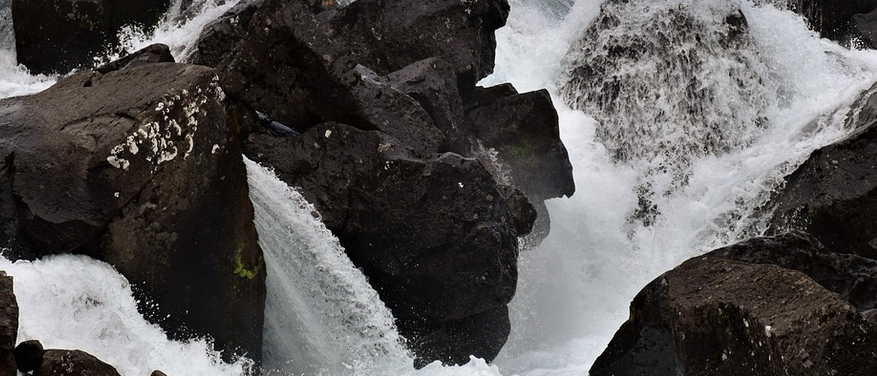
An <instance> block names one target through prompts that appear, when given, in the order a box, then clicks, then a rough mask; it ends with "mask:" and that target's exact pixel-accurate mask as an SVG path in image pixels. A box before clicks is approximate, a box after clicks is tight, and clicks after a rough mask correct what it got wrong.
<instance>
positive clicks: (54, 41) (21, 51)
mask: <svg viewBox="0 0 877 376" xmlns="http://www.w3.org/2000/svg"><path fill="white" fill-rule="evenodd" d="M169 5H170V2H169V0H138V1H125V0H49V1H46V0H13V1H12V21H13V23H14V25H15V49H16V53H17V56H18V62H19V63H21V64H24V65H25V66H26V67H28V69H30V71H31V72H32V73H66V72H68V71H69V70H71V69H74V68H80V69H81V68H89V67H91V66H93V60H92V58H93V57H94V56H98V55H100V53H101V52H103V51H105V50H106V49H107V47H108V46H111V45H116V44H118V36H117V34H118V32H119V30H120V29H121V27H122V26H124V25H139V26H145V27H152V26H154V25H155V24H156V23H157V22H158V20H159V18H160V16H161V15H162V14H163V13H164V12H165V11H167V9H168V6H169Z"/></svg>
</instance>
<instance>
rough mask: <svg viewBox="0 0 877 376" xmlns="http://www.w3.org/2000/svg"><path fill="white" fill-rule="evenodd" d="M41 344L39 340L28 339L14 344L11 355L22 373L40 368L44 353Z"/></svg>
mask: <svg viewBox="0 0 877 376" xmlns="http://www.w3.org/2000/svg"><path fill="white" fill-rule="evenodd" d="M45 352H46V351H45V350H44V349H43V344H42V343H40V341H39V340H35V339H32V340H28V341H24V342H22V343H19V344H18V346H15V350H14V352H13V355H15V366H16V367H17V368H18V370H19V371H21V372H22V373H28V372H31V371H33V370H35V369H37V368H40V364H41V363H42V362H43V355H44V354H45Z"/></svg>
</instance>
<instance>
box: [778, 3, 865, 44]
mask: <svg viewBox="0 0 877 376" xmlns="http://www.w3.org/2000/svg"><path fill="white" fill-rule="evenodd" d="M768 2H774V3H778V2H777V1H776V0H774V1H768ZM779 3H780V4H779V5H787V7H788V8H789V9H791V10H793V11H795V12H796V13H798V14H800V15H802V16H804V17H805V18H806V19H807V22H808V23H809V24H810V27H811V28H812V29H813V30H815V31H816V32H819V33H820V34H821V35H822V37H824V38H828V39H832V40H835V41H839V42H842V43H850V41H851V40H853V39H856V38H862V37H865V38H864V40H862V41H863V42H865V44H866V45H868V46H869V47H872V48H873V47H875V46H877V45H875V44H874V39H872V38H871V37H870V36H869V35H868V34H867V33H862V31H863V29H862V27H861V26H862V18H861V17H862V16H864V15H865V14H868V13H871V12H872V11H874V10H875V9H877V1H874V0H786V1H785V2H779ZM782 3H785V4H782Z"/></svg>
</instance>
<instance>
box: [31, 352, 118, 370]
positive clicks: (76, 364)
mask: <svg viewBox="0 0 877 376" xmlns="http://www.w3.org/2000/svg"><path fill="white" fill-rule="evenodd" d="M70 375H76V376H121V375H119V371H116V368H115V367H113V366H111V365H109V364H106V363H104V362H102V361H101V360H100V359H98V358H95V357H94V356H93V355H91V354H89V353H86V352H85V351H81V350H46V352H45V354H43V362H42V363H40V368H38V369H37V370H36V371H34V376H70Z"/></svg>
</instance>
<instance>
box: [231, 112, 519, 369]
mask: <svg viewBox="0 0 877 376" xmlns="http://www.w3.org/2000/svg"><path fill="white" fill-rule="evenodd" d="M247 149H248V150H247V155H248V156H249V157H250V158H252V159H253V160H255V161H258V162H263V163H264V164H266V165H271V166H273V167H274V168H275V172H276V173H277V175H278V176H279V177H280V178H281V179H282V180H284V181H285V182H287V183H288V184H289V185H290V186H295V187H300V188H301V192H302V194H303V195H304V196H305V198H307V199H308V201H309V202H311V203H313V204H314V205H315V206H316V208H317V210H318V211H319V212H320V214H321V216H322V219H323V221H324V223H325V224H326V226H327V227H328V228H329V229H330V230H332V232H333V233H335V234H336V235H337V236H338V237H339V239H340V240H341V243H342V245H343V246H344V248H345V250H346V251H347V253H348V255H349V256H350V258H351V260H352V261H353V262H354V263H355V264H356V265H357V266H359V267H361V268H362V269H363V272H364V273H365V274H366V276H368V278H369V282H370V283H371V284H372V285H373V286H374V287H375V289H376V290H377V291H378V293H379V294H380V295H381V299H382V300H383V301H384V302H385V303H386V304H387V306H388V307H389V308H390V309H391V310H393V313H394V315H395V317H396V318H397V319H398V320H400V321H405V320H408V321H410V322H411V325H409V326H407V327H406V326H400V329H402V334H403V336H409V337H411V336H412V335H414V336H417V334H418V333H421V332H425V331H429V332H430V333H435V332H436V331H442V330H444V331H449V330H451V329H453V327H454V325H455V324H454V322H455V321H458V320H464V319H467V318H468V319H469V320H471V317H472V316H473V315H476V314H479V313H482V312H486V311H489V310H495V309H498V308H502V307H504V306H505V305H506V304H507V303H508V302H509V301H510V300H511V298H512V296H513V294H514V291H515V284H516V281H517V262H516V260H517V252H518V250H517V236H518V235H519V234H518V233H517V229H516V218H515V215H513V214H512V213H511V212H510V211H509V206H508V203H507V202H506V197H505V194H504V193H503V192H502V191H501V190H500V189H499V188H498V187H497V185H496V183H495V181H494V180H493V178H492V177H491V175H490V174H489V173H488V172H487V171H486V170H485V169H484V168H483V167H482V166H481V164H480V163H479V162H478V161H477V160H474V159H468V158H463V157H460V156H459V155H456V154H451V153H447V154H440V155H436V156H434V157H432V158H429V159H419V158H416V157H413V156H412V153H411V152H410V148H408V147H407V146H406V145H405V144H404V143H402V142H400V141H399V140H398V139H396V138H393V137H390V136H389V135H387V134H385V133H382V132H379V131H363V130H359V129H356V128H353V127H351V126H347V125H343V124H337V123H327V124H322V125H319V126H316V127H314V128H311V129H310V130H308V131H307V132H305V133H304V134H302V135H301V136H300V137H295V138H283V139H281V138H274V137H270V136H267V135H259V134H254V135H251V136H250V139H249V141H248V142H247ZM531 210H532V209H531ZM494 316H495V315H494ZM492 317H493V316H492ZM507 321H508V317H507V315H506V317H505V318H504V319H503V320H500V321H499V322H500V323H501V322H506V325H507ZM459 325H462V324H458V326H459ZM483 325H484V324H482V326H483ZM442 326H444V328H445V329H441V328H439V327H442ZM407 328H412V329H411V330H409V331H408V332H406V331H405V329H407ZM414 328H416V329H414ZM430 328H434V329H430ZM473 333H474V332H473ZM436 335H438V334H436ZM506 335H507V333H506ZM479 336H480V337H482V338H481V339H482V341H481V342H480V343H479V342H477V341H472V342H473V343H472V345H470V346H467V347H460V348H456V349H452V350H453V352H455V353H456V352H464V351H465V352H466V354H462V355H460V354H453V355H450V354H440V353H441V351H437V350H434V349H431V348H426V349H420V350H422V351H420V352H419V354H418V355H420V356H421V357H424V358H428V359H427V362H429V361H432V360H435V359H441V360H446V359H454V361H458V360H459V361H463V362H465V361H468V355H470V354H475V355H477V356H485V357H492V356H495V355H496V352H498V351H499V348H501V347H502V344H503V343H504V342H505V338H506V337H505V336H504V335H502V332H501V331H499V332H495V333H480V334H478V335H477V336H476V337H479ZM484 336H487V337H490V338H488V339H486V340H485V339H484ZM497 337H501V338H502V340H501V341H498V340H496V338H497ZM414 341H415V343H425V344H427V346H428V345H429V344H431V343H434V341H433V342H417V340H416V339H415V340H414ZM476 343H477V344H480V345H481V346H478V345H476ZM488 343H489V344H488ZM450 345H451V344H449V343H446V344H444V345H442V346H448V347H450ZM416 350H417V349H416ZM470 351H471V352H470ZM461 357H462V358H461Z"/></svg>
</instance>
